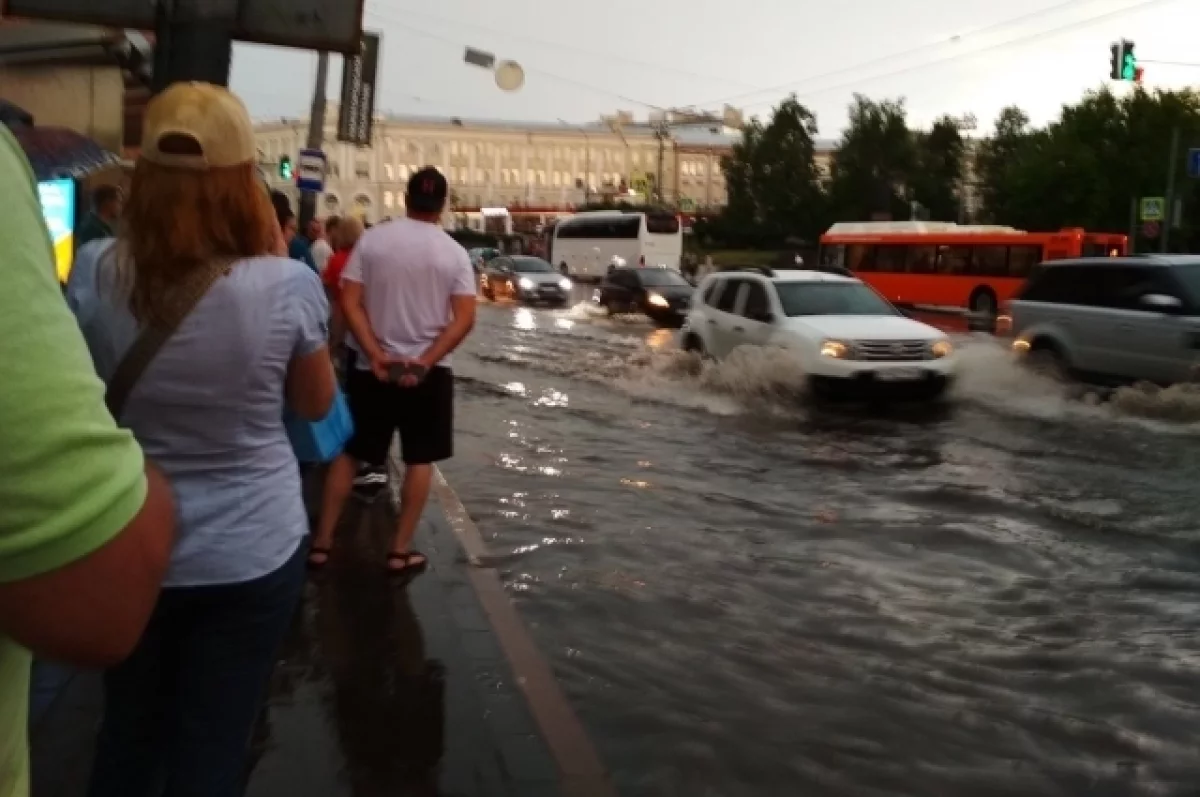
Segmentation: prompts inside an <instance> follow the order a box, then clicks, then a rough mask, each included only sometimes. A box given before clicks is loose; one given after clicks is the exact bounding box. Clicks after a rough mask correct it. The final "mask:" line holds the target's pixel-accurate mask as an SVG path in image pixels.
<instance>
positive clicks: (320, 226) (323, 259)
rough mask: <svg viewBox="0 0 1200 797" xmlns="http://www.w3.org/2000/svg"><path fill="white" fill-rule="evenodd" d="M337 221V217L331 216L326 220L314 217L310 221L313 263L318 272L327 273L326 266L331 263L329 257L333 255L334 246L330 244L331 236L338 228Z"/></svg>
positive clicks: (309, 231) (309, 238)
mask: <svg viewBox="0 0 1200 797" xmlns="http://www.w3.org/2000/svg"><path fill="white" fill-rule="evenodd" d="M337 223H338V219H337V217H330V218H328V219H326V220H325V221H321V220H320V219H313V220H312V221H310V222H309V223H308V240H309V241H311V242H312V259H313V265H315V266H316V267H317V273H318V274H324V273H325V266H327V265H328V264H329V258H330V257H332V256H333V247H332V246H330V245H329V236H330V235H332V234H333V231H334V230H336V229H337Z"/></svg>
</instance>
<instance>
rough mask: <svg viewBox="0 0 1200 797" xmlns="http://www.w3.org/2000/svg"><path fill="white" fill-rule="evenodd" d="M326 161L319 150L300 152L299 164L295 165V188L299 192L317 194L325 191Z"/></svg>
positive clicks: (327, 163) (323, 154) (303, 150)
mask: <svg viewBox="0 0 1200 797" xmlns="http://www.w3.org/2000/svg"><path fill="white" fill-rule="evenodd" d="M328 165H329V162H328V159H327V158H326V157H325V153H324V152H322V151H321V150H319V149H302V150H300V158H299V162H298V163H297V164H296V187H297V188H299V189H300V190H301V191H310V192H312V193H314V194H319V193H321V192H322V191H324V190H325V172H326V171H327V170H328Z"/></svg>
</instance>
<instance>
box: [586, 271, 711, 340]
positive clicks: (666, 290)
mask: <svg viewBox="0 0 1200 797" xmlns="http://www.w3.org/2000/svg"><path fill="white" fill-rule="evenodd" d="M694 290H695V288H694V287H692V284H691V283H690V282H688V281H687V280H685V279H684V278H683V277H682V276H681V275H680V274H679V272H678V271H674V270H673V269H669V268H645V267H639V268H615V269H613V270H612V271H610V272H609V273H608V275H607V276H605V278H604V282H602V283H601V284H600V287H599V288H597V289H596V292H595V294H594V297H593V300H594V301H595V302H596V304H598V305H600V306H601V307H603V308H604V309H606V310H608V312H609V313H610V314H611V313H643V314H645V315H647V316H649V317H650V318H651V319H652V320H654V321H655V322H657V323H659V324H663V325H667V326H679V325H680V324H682V323H683V317H684V315H686V314H687V311H688V305H689V303H690V301H691V298H692V292H693V291H694Z"/></svg>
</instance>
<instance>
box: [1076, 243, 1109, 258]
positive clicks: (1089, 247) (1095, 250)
mask: <svg viewBox="0 0 1200 797" xmlns="http://www.w3.org/2000/svg"><path fill="white" fill-rule="evenodd" d="M1107 249H1108V247H1107V246H1105V245H1104V242H1103V241H1084V243H1083V250H1082V254H1083V256H1084V257H1104V256H1105V255H1106V254H1108V252H1107Z"/></svg>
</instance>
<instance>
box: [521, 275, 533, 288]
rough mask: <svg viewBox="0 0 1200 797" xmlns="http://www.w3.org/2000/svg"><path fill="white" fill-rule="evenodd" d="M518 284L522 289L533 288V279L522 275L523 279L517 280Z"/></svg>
mask: <svg viewBox="0 0 1200 797" xmlns="http://www.w3.org/2000/svg"><path fill="white" fill-rule="evenodd" d="M517 285H519V286H521V289H522V290H526V291H531V290H533V280H531V279H529V277H521V279H519V280H517Z"/></svg>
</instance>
